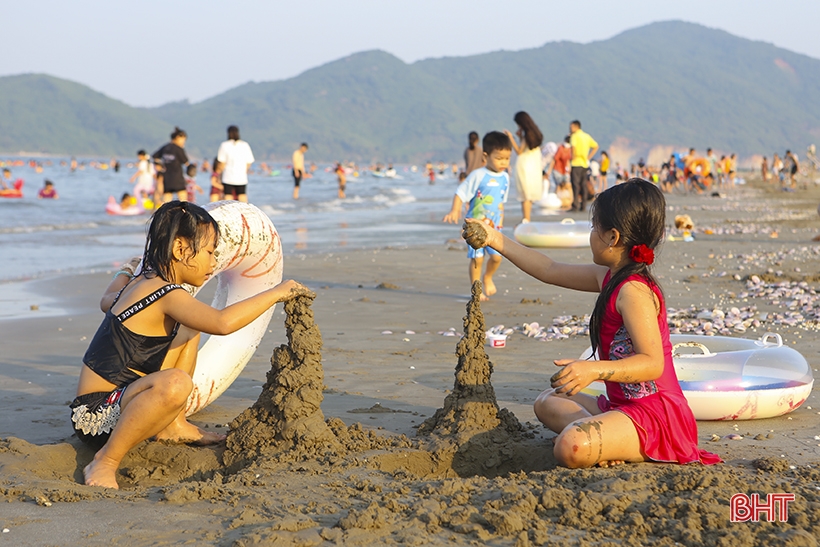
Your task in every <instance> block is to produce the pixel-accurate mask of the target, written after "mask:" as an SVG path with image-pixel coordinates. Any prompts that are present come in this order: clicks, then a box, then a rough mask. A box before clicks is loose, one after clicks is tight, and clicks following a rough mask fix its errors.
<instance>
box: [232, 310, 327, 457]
mask: <svg viewBox="0 0 820 547" xmlns="http://www.w3.org/2000/svg"><path fill="white" fill-rule="evenodd" d="M312 301H313V298H310V297H307V296H299V297H297V298H294V299H292V300H288V301H286V302H285V306H284V307H285V313H286V314H287V319H286V320H285V330H286V331H287V337H288V344H287V345H285V344H283V345H281V346H279V347H278V348H276V349H275V350H274V351H273V357H272V358H271V369H270V371H269V372H268V377H267V382H266V383H265V385H264V386H263V387H262V393H261V394H260V395H259V398H258V399H257V400H256V403H254V405H253V406H252V407H250V408H249V409H247V410H245V411H244V412H243V413H242V414H240V415H239V416H237V417H236V418H235V419H234V420H233V422H232V423H231V430H230V432H229V433H228V439H227V443H226V445H227V450H225V453H224V454H223V460H224V462H225V464H226V465H229V466H230V465H233V464H235V463H241V462H246V461H248V460H250V459H253V458H255V457H258V456H261V455H263V454H269V453H271V452H274V451H281V450H287V449H291V448H294V447H295V446H299V447H300V448H302V449H307V450H310V449H312V448H315V447H317V446H320V447H325V448H326V447H328V445H329V444H334V443H335V442H336V438H335V436H334V435H333V433H332V432H331V430H330V428H328V426H327V424H326V423H325V417H324V414H322V409H321V404H322V400H323V399H324V396H323V395H322V386H323V385H324V372H323V370H322V334H321V333H320V332H319V327H317V326H316V323H315V322H314V321H313V309H312V308H311V307H310V304H311V302H312Z"/></svg>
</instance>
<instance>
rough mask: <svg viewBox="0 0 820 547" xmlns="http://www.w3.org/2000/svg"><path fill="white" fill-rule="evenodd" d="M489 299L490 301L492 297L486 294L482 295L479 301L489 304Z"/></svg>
mask: <svg viewBox="0 0 820 547" xmlns="http://www.w3.org/2000/svg"><path fill="white" fill-rule="evenodd" d="M489 299H490V297H489V296H487V295H486V294H484V293H481V296H480V297H479V299H478V300H479V302H487V301H488V300H489Z"/></svg>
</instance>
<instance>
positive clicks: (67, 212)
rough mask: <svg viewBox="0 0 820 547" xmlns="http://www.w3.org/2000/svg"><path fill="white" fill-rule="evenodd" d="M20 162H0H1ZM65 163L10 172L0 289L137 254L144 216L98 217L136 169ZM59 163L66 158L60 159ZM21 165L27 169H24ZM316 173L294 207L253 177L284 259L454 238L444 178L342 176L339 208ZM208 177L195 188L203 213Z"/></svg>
mask: <svg viewBox="0 0 820 547" xmlns="http://www.w3.org/2000/svg"><path fill="white" fill-rule="evenodd" d="M9 159H24V160H28V158H0V160H6V161H7V160H9ZM62 159H63V158H48V160H46V159H44V158H37V161H39V162H42V163H44V164H45V162H46V161H50V162H51V165H44V166H43V172H42V173H36V172H35V170H34V169H33V168H30V167H28V165H26V166H25V167H12V168H11V171H12V180H16V179H18V178H22V179H23V180H25V186H24V187H23V196H24V197H23V198H22V199H0V283H3V282H9V281H17V280H27V279H36V278H42V277H47V276H52V275H60V274H74V273H85V272H93V271H100V270H110V269H112V268H115V267H117V266H118V265H119V264H120V263H121V262H123V261H124V260H127V259H128V258H129V257H132V256H135V255H138V254H142V250H143V246H144V245H145V228H146V221H147V220H148V215H140V216H112V215H108V214H106V212H105V205H106V203H107V201H108V198H109V196H114V197H115V199H116V200H117V201H119V199H120V197H121V196H122V194H123V193H124V192H129V193H130V192H131V191H132V189H133V185H132V184H130V183H129V178H130V177H131V175H132V174H133V173H134V171H135V168H134V167H131V168H129V167H126V166H125V162H122V163H123V167H122V168H121V169H120V171H119V172H118V173H117V172H114V171H113V169H108V170H102V169H97V168H92V167H89V166H88V165H86V166H85V168H84V169H78V170H76V171H74V172H72V171H71V170H70V169H69V167H68V166H67V165H60V163H61V160H62ZM65 159H67V158H65ZM26 163H27V161H26ZM327 167H328V166H326V165H323V166H320V167H319V168H318V169H317V170H316V172H315V173H314V174H313V177H312V178H308V179H304V180H303V181H302V185H301V193H300V199H299V200H297V201H294V200H293V199H292V192H293V179H292V178H291V176H290V171H289V170H286V169H285V168H284V167H282V166H281V165H275V166H273V169H274V170H276V169H278V170H280V172H281V173H282V174H281V175H278V176H268V175H263V174H251V175H250V176H249V180H248V197H249V201H250V202H251V203H252V204H254V205H256V206H257V207H259V208H260V209H261V210H262V211H264V212H265V213H266V214H267V215H268V216H269V217H270V218H271V220H272V221H273V223H274V225H275V226H276V228H277V230H278V232H279V234H280V236H281V238H282V244H283V250H284V253H285V255H286V256H287V255H293V254H298V253H314V252H329V251H340V250H346V249H366V248H380V247H387V246H394V247H395V246H399V247H401V246H413V245H423V244H429V243H439V244H444V243H445V242H446V241H447V240H448V239H452V238H458V237H459V232H460V230H459V229H458V227H456V226H453V225H450V224H443V223H442V222H441V219H442V218H443V216H444V215H445V214H446V213H447V212H448V211H449V209H450V204H451V202H452V197H453V192H454V191H455V188H456V179H455V178H454V177H453V176H452V174H451V173H449V171H448V173H447V176H445V177H441V178H439V179H438V180H437V181H436V184H434V185H430V184H429V182H428V179H427V178H426V177H425V176H424V175H423V173H422V172H421V171H422V170H419V172H416V173H414V172H413V171H412V170H411V169H409V168H408V167H404V166H401V167H398V168H397V170H398V172H399V177H397V178H395V179H389V178H377V177H374V176H372V175H371V174H370V173H369V172H366V171H365V172H363V173H362V174H361V176H360V177H353V176H348V180H347V191H346V194H347V198H346V199H344V200H342V199H338V198H337V189H338V184H337V179H336V175H335V174H334V173H333V172H332V170H326V168H327ZM209 177H210V174H209V173H200V174H199V175H198V176H197V179H196V180H197V183H198V184H199V185H200V186H201V187H202V188H203V190H204V191H205V194H203V195H197V196H196V202H197V203H199V204H203V203H207V201H208V190H209V188H210V182H209V180H210V179H209ZM45 179H49V180H51V181H53V182H54V185H55V188H56V189H57V192H58V194H59V196H60V197H59V199H57V200H52V199H37V192H38V191H39V190H40V188H42V186H43V182H44V180H45Z"/></svg>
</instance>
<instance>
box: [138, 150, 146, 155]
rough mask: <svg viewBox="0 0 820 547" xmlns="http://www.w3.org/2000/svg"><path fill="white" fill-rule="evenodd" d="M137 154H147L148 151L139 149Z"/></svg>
mask: <svg viewBox="0 0 820 547" xmlns="http://www.w3.org/2000/svg"><path fill="white" fill-rule="evenodd" d="M137 155H138V156H147V155H148V153H147V152H146V151H145V150H137Z"/></svg>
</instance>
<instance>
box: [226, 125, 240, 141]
mask: <svg viewBox="0 0 820 547" xmlns="http://www.w3.org/2000/svg"><path fill="white" fill-rule="evenodd" d="M228 140H231V141H238V140H239V128H238V127H236V126H235V125H229V126H228Z"/></svg>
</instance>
